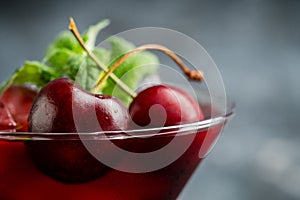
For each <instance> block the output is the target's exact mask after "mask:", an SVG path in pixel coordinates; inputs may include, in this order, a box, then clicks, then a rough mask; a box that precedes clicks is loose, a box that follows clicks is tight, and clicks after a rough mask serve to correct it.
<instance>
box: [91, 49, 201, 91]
mask: <svg viewBox="0 0 300 200" xmlns="http://www.w3.org/2000/svg"><path fill="white" fill-rule="evenodd" d="M144 50H158V51H162V52H163V53H165V54H167V55H168V56H169V57H170V58H171V59H172V60H173V61H174V62H175V63H176V64H177V65H178V66H179V67H180V69H181V70H182V71H183V73H185V74H186V75H187V76H188V78H189V79H190V80H196V81H202V80H203V72H202V71H199V70H191V69H189V68H188V67H186V65H185V64H184V63H183V62H182V60H181V59H180V58H179V57H178V56H177V55H176V54H175V53H174V52H172V51H171V50H169V49H168V48H166V47H164V46H162V45H158V44H146V45H142V46H140V47H137V48H136V49H134V50H132V51H130V52H128V53H126V54H124V55H123V56H122V57H121V58H120V59H119V60H118V61H117V62H115V63H114V64H113V66H111V68H109V70H108V71H107V73H106V74H105V75H104V76H102V77H101V79H99V81H98V82H97V85H96V86H95V89H97V88H99V87H100V86H101V84H102V83H103V82H104V81H105V80H106V79H107V78H108V76H110V75H111V73H112V72H113V71H114V70H115V69H117V68H118V67H119V66H120V65H121V64H122V63H123V62H124V61H125V60H126V59H128V58H129V57H131V56H133V55H134V54H136V53H138V52H140V51H144Z"/></svg>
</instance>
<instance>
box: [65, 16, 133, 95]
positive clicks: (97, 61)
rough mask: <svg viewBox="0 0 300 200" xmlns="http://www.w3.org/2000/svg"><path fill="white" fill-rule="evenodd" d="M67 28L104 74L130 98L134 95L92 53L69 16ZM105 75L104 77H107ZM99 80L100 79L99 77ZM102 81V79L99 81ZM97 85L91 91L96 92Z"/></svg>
mask: <svg viewBox="0 0 300 200" xmlns="http://www.w3.org/2000/svg"><path fill="white" fill-rule="evenodd" d="M69 30H70V31H71V32H72V33H73V35H74V36H75V38H76V39H77V41H78V42H79V44H80V45H81V47H82V48H83V49H84V51H85V52H86V53H87V54H88V55H89V57H90V58H91V59H92V60H93V61H94V62H95V63H96V64H97V66H98V67H99V68H101V69H102V70H103V71H105V72H106V73H105V76H106V75H107V74H108V75H107V76H110V77H111V78H112V79H113V81H114V82H115V83H116V84H117V85H118V86H119V87H120V88H121V89H122V90H124V91H125V92H126V93H127V94H129V95H130V96H131V97H132V98H135V97H136V93H135V92H134V91H133V90H132V89H130V88H129V87H128V86H127V85H126V84H125V83H124V82H123V81H121V80H120V79H119V78H118V77H117V76H116V75H115V74H112V73H109V70H108V68H107V67H106V66H105V65H104V64H103V63H101V62H100V61H99V60H98V58H97V57H96V56H95V54H93V53H92V52H91V51H90V50H89V49H88V48H87V47H86V46H85V44H84V41H83V39H82V37H81V35H80V33H79V31H78V29H77V27H76V24H75V22H74V19H73V18H72V17H71V18H70V24H69ZM107 76H106V77H107ZM100 80H101V79H100ZM100 80H99V81H98V83H99V82H100ZM101 82H102V81H101ZM97 86H98V87H95V88H94V89H93V92H94V93H96V92H97V91H98V89H99V87H100V85H99V84H97Z"/></svg>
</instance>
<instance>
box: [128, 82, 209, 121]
mask: <svg viewBox="0 0 300 200" xmlns="http://www.w3.org/2000/svg"><path fill="white" fill-rule="evenodd" d="M129 113H130V115H131V118H132V120H133V122H134V123H135V124H137V125H139V126H147V125H148V126H151V127H160V126H172V125H179V124H185V123H191V122H197V121H200V120H203V119H204V117H203V114H202V111H201V109H200V107H199V105H198V104H197V103H196V101H195V100H194V99H193V98H192V97H191V96H190V95H189V94H187V93H186V92H184V91H183V90H181V89H179V88H176V87H173V86H168V85H155V86H152V87H149V88H147V89H145V90H143V91H142V92H140V93H139V94H138V95H137V97H136V98H135V99H134V100H133V102H132V103H131V105H130V107H129ZM149 114H150V115H151V119H150V116H149ZM162 118H165V123H164V124H162V122H161V121H162Z"/></svg>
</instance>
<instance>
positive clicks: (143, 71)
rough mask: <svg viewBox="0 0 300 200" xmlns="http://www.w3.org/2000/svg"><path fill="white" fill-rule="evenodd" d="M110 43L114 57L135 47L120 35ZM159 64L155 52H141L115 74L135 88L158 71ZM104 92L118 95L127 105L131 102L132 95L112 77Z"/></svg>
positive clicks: (103, 89) (127, 61) (104, 87)
mask: <svg viewBox="0 0 300 200" xmlns="http://www.w3.org/2000/svg"><path fill="white" fill-rule="evenodd" d="M110 43H111V47H112V57H114V56H117V57H118V58H120V56H121V55H124V54H125V53H127V52H129V51H131V50H133V49H134V48H135V46H134V45H133V44H132V43H130V42H128V41H126V40H124V39H122V38H118V37H113V38H111V39H110ZM118 58H117V59H115V60H114V61H113V62H112V63H111V64H110V66H112V65H113V64H114V63H115V62H116V61H117V60H118ZM158 64H159V60H158V58H157V57H156V56H155V55H154V54H153V53H150V52H147V51H145V52H140V53H137V54H135V55H133V56H131V57H129V58H128V59H127V60H126V61H125V62H123V63H122V64H121V65H120V66H119V67H118V68H117V69H116V70H115V71H114V74H115V75H116V76H117V77H119V78H120V79H121V80H122V81H123V82H124V83H125V84H127V85H128V86H129V87H130V88H131V89H133V90H135V89H136V87H137V86H138V84H139V83H140V82H141V80H142V79H143V78H144V77H145V76H147V75H150V74H153V73H155V72H156V71H157V66H158ZM110 66H109V67H110ZM102 92H103V93H104V94H108V95H113V96H116V97H118V98H119V99H121V100H122V101H123V103H124V104H125V105H129V104H130V102H131V97H130V96H129V95H128V94H127V93H125V92H124V91H123V90H121V89H120V88H119V87H118V86H117V85H116V84H115V83H114V82H113V81H112V80H111V79H107V81H106V82H105V83H104V84H103V86H102Z"/></svg>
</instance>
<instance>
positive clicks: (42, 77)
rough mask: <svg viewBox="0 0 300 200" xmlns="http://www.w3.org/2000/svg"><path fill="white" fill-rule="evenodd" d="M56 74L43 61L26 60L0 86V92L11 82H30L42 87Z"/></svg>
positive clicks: (55, 76) (20, 83) (56, 75)
mask: <svg viewBox="0 0 300 200" xmlns="http://www.w3.org/2000/svg"><path fill="white" fill-rule="evenodd" d="M58 77H59V76H58V74H57V73H56V72H55V71H54V70H53V69H51V68H49V67H47V66H45V65H44V64H43V63H40V62H37V61H27V62H25V64H24V66H23V67H21V68H19V69H18V70H16V71H15V73H14V74H13V75H12V76H11V77H10V79H8V80H7V81H6V82H5V83H4V84H3V85H2V86H1V87H0V94H2V92H3V91H4V90H5V89H6V88H7V87H9V86H10V85H11V84H18V85H24V84H25V83H30V84H33V85H36V86H37V87H43V86H44V85H46V84H47V83H48V82H49V81H51V80H53V79H55V78H58Z"/></svg>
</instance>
